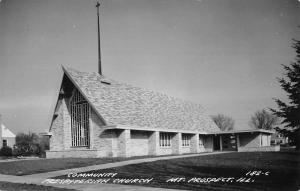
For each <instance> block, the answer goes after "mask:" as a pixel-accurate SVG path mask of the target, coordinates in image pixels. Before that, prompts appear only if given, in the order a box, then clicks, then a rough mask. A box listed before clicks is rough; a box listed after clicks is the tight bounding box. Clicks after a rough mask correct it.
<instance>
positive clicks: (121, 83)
mask: <svg viewBox="0 0 300 191" xmlns="http://www.w3.org/2000/svg"><path fill="white" fill-rule="evenodd" d="M62 67H63V69H65V70H67V71H68V70H71V71H74V72H77V73H81V74H89V75H90V74H94V75H96V76H97V78H98V77H100V78H101V79H105V80H108V81H111V82H113V83H117V84H119V85H126V86H129V87H130V88H138V89H140V90H143V91H147V92H152V93H155V94H159V95H161V96H166V97H168V99H169V100H172V101H180V102H184V103H186V104H191V105H197V106H198V107H200V108H201V109H202V110H203V112H206V109H205V108H204V107H203V106H202V105H201V104H200V103H197V102H193V101H190V100H187V99H184V98H178V97H175V96H171V95H168V94H167V93H164V92H159V91H154V90H151V89H147V88H143V87H138V86H135V85H132V84H130V83H128V82H120V81H118V80H114V79H112V78H109V77H106V76H105V75H100V74H99V73H98V72H82V71H79V70H77V69H74V68H72V67H66V68H65V67H64V66H63V65H62ZM101 79H100V81H101Z"/></svg>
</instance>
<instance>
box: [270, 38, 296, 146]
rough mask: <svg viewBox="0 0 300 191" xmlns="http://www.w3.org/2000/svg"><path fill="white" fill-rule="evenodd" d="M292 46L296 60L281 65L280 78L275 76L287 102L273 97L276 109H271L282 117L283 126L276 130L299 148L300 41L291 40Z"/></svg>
mask: <svg viewBox="0 0 300 191" xmlns="http://www.w3.org/2000/svg"><path fill="white" fill-rule="evenodd" d="M293 41H294V42H293V45H292V47H293V48H294V49H295V50H296V54H297V55H296V61H295V62H292V63H291V64H290V66H287V65H283V69H284V70H285V73H284V74H283V77H282V78H277V79H278V82H279V84H280V86H281V88H282V89H283V90H284V91H285V92H286V93H287V95H288V99H289V101H288V103H285V102H283V101H281V100H279V99H275V102H276V103H277V106H278V110H276V109H271V111H272V112H273V113H274V114H275V115H277V116H278V117H281V118H282V119H283V122H282V123H283V124H284V128H277V130H278V131H279V132H280V133H282V134H284V135H285V136H287V137H289V140H290V141H291V144H293V145H296V146H297V148H298V149H300V141H299V137H300V132H299V128H300V41H299V40H293Z"/></svg>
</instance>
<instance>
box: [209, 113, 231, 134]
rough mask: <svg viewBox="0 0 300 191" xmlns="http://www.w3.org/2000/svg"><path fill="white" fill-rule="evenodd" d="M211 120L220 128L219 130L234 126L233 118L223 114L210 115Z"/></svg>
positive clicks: (229, 128) (226, 129) (227, 129)
mask: <svg viewBox="0 0 300 191" xmlns="http://www.w3.org/2000/svg"><path fill="white" fill-rule="evenodd" d="M211 118H212V120H213V121H214V122H215V123H216V125H217V126H218V127H219V128H220V129H221V131H229V130H232V129H233V127H234V119H232V118H231V117H228V116H226V115H223V114H218V115H212V116H211Z"/></svg>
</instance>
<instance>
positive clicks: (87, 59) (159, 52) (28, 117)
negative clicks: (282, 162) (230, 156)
mask: <svg viewBox="0 0 300 191" xmlns="http://www.w3.org/2000/svg"><path fill="white" fill-rule="evenodd" d="M95 4H96V0H2V1H0V114H1V115H2V120H3V123H4V124H5V125H6V126H7V127H8V128H9V129H11V130H12V131H13V132H14V133H18V132H28V131H31V132H44V131H46V130H48V129H49V126H50V122H51V118H52V114H53V111H54V106H55V103H56V100H57V96H58V91H59V87H60V83H61V80H62V75H63V73H62V68H61V65H64V66H67V67H72V68H74V69H78V70H81V71H87V72H93V71H95V72H96V71H97V67H98V66H97V63H98V60H97V58H98V55H97V46H98V45H97V17H96V8H95ZM299 5H300V2H299V1H298V0H251V1H249V0H101V7H100V27H101V29H100V31H101V52H102V71H103V74H104V75H105V76H107V77H109V78H112V79H114V80H117V81H120V82H126V83H129V84H132V85H134V86H138V87H143V88H146V89H150V90H154V91H158V92H162V93H165V94H168V95H171V96H174V97H178V98H181V99H185V100H189V101H192V102H196V103H200V104H201V105H202V106H203V107H204V108H205V109H206V110H207V113H208V114H209V115H214V114H218V113H221V114H225V115H228V116H230V117H232V118H233V119H234V120H235V128H236V129H249V128H250V127H249V123H248V122H249V120H250V117H251V115H253V114H254V112H256V111H257V110H261V109H264V108H276V104H275V102H274V100H273V98H280V99H283V100H285V101H286V100H287V98H286V94H285V92H284V91H283V90H282V89H281V88H280V86H279V83H278V82H277V80H276V78H277V77H281V76H282V75H283V72H284V70H283V68H282V64H287V65H288V64H289V63H290V62H291V61H293V60H294V58H295V56H296V55H295V51H294V49H293V48H292V47H291V44H292V39H300V34H299V31H300V29H299V28H298V26H300V10H299Z"/></svg>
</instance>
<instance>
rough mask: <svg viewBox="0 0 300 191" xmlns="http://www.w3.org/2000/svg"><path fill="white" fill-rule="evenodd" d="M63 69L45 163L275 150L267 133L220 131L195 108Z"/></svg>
mask: <svg viewBox="0 0 300 191" xmlns="http://www.w3.org/2000/svg"><path fill="white" fill-rule="evenodd" d="M62 69H63V72H64V75H63V79H62V84H61V88H60V90H59V95H58V99H57V103H56V107H55V111H54V113H53V117H52V123H51V127H50V130H49V133H48V135H49V136H50V150H49V151H47V153H46V156H47V158H57V157H131V156H142V155H149V156H151V155H172V154H178V155H179V154H184V153H200V152H213V151H257V150H259V151H269V150H274V148H273V147H271V146H270V135H271V134H272V132H271V131H267V130H240V131H227V132H222V131H220V129H219V128H218V127H217V126H216V124H215V123H214V122H213V121H212V119H211V118H210V117H209V116H208V115H207V114H206V112H205V110H204V108H203V107H202V106H201V105H199V104H196V103H192V102H189V101H184V100H181V99H178V98H174V97H171V96H167V95H164V94H162V93H157V92H153V91H149V90H146V89H143V88H138V87H134V86H131V85H128V84H125V83H120V82H117V81H114V80H112V79H109V78H106V77H104V76H103V75H100V74H98V73H96V72H92V73H88V72H80V71H77V70H74V69H71V68H64V67H63V68H62Z"/></svg>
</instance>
